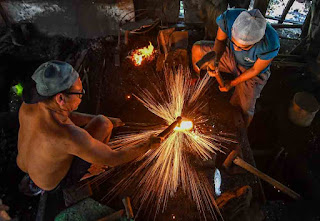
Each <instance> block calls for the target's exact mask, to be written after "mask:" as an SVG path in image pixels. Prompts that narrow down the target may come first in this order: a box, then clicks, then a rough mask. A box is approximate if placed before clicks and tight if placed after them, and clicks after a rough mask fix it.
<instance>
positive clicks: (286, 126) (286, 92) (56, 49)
mask: <svg viewBox="0 0 320 221" xmlns="http://www.w3.org/2000/svg"><path fill="white" fill-rule="evenodd" d="M155 36H156V30H154V32H151V33H149V34H148V35H145V36H132V37H130V44H129V46H128V47H126V46H124V45H123V47H122V49H121V52H120V59H121V68H118V67H115V66H114V59H115V54H116V53H115V52H116V48H115V46H116V44H117V41H116V38H113V37H108V38H103V39H95V40H82V39H76V40H71V39H66V38H63V37H54V38H48V37H44V36H41V35H35V36H33V38H31V40H30V41H29V42H28V44H27V45H25V46H21V47H18V46H14V47H11V48H10V50H7V51H5V52H4V53H3V54H2V55H1V56H0V58H1V59H0V68H1V69H0V80H1V81H0V83H1V85H0V86H1V92H2V94H3V95H6V94H8V96H4V98H3V102H1V106H0V107H1V108H0V111H1V115H0V117H1V118H0V119H1V120H0V123H1V124H0V126H1V128H0V166H1V167H0V180H1V183H0V198H1V199H2V200H3V203H4V204H6V205H8V206H10V211H9V213H10V215H11V217H17V218H19V220H34V218H35V215H36V212H37V205H38V201H39V197H34V198H30V197H26V196H23V195H22V194H21V193H19V191H18V183H19V182H20V180H21V178H22V177H23V173H22V172H21V171H20V170H19V169H18V168H17V166H16V164H15V157H16V154H17V150H16V141H17V132H18V123H17V114H16V111H17V110H18V108H19V105H20V103H21V98H19V97H17V96H15V95H14V93H13V92H12V91H10V88H11V86H13V85H15V84H16V83H18V82H24V81H25V80H26V79H28V78H29V77H30V76H31V75H32V73H33V71H34V70H35V69H36V68H37V67H38V66H39V64H41V63H42V62H44V61H47V60H52V59H58V60H66V61H68V62H69V63H71V64H72V65H76V64H77V61H79V58H80V57H81V55H80V54H81V52H83V51H84V50H88V51H87V53H86V55H85V56H84V58H83V61H82V62H81V65H80V70H81V71H80V75H81V76H83V74H84V73H85V72H86V73H88V81H87V82H85V83H84V86H85V89H86V92H87V95H86V96H85V98H84V99H83V102H82V104H81V105H80V107H79V111H81V112H88V113H92V114H105V115H107V116H113V117H120V118H121V119H122V120H123V121H124V122H145V120H146V119H148V122H155V123H161V120H160V119H159V118H157V117H155V116H154V115H153V114H151V113H150V112H148V111H146V109H145V108H144V107H143V106H142V105H141V104H140V103H139V102H138V101H137V100H136V99H134V98H130V99H128V98H127V95H132V94H133V93H136V88H137V87H141V88H144V87H147V85H148V84H149V83H148V82H149V78H152V77H151V76H152V75H150V73H154V72H155V66H156V65H155V61H152V62H150V63H148V64H147V65H144V66H142V67H138V68H137V67H134V66H133V64H132V63H131V62H130V60H129V59H128V58H126V57H127V55H128V52H130V51H131V50H132V49H135V48H138V47H143V46H146V45H147V44H148V42H149V41H151V42H152V43H153V44H154V45H156V39H155ZM189 36H190V37H189V48H188V49H189V51H190V48H191V46H192V43H193V42H195V41H196V40H200V39H201V36H203V33H201V32H198V31H197V30H195V31H192V30H190V33H189ZM80 60H81V59H80ZM123 70H127V72H124V71H123ZM271 70H272V75H271V77H270V79H269V82H268V84H267V85H266V87H265V88H264V90H263V92H262V94H261V98H260V99H259V100H258V102H257V106H256V115H255V118H254V120H253V122H252V124H251V126H250V127H249V130H248V137H249V141H250V145H251V148H252V150H253V153H254V156H255V161H256V163H257V167H258V168H259V169H261V170H262V171H264V172H266V173H267V174H269V175H271V176H272V177H274V178H276V179H277V180H279V181H280V182H283V183H284V184H287V185H288V186H289V187H291V188H292V189H294V190H295V191H297V192H298V193H300V194H301V195H302V196H303V198H304V200H301V201H298V202H294V201H292V200H290V199H289V198H287V197H286V196H285V195H284V194H282V193H278V192H277V191H276V190H274V189H273V188H272V186H270V185H269V184H265V183H264V182H262V184H263V187H264V191H265V195H266V198H267V203H266V205H265V207H264V212H265V220H320V214H319V211H318V210H316V205H317V201H318V200H319V199H320V191H319V184H320V169H319V166H318V164H319V162H320V154H319V152H320V149H319V147H320V136H319V135H318V134H320V133H319V132H320V119H319V118H320V116H319V115H316V117H315V119H314V121H313V123H312V125H311V126H310V127H306V128H302V127H298V126H295V125H294V124H292V123H291V122H290V121H289V120H288V108H289V105H290V102H291V99H292V97H293V95H294V94H295V93H296V92H299V91H308V92H311V93H313V94H314V95H315V96H316V97H317V98H318V99H320V90H319V89H317V88H318V87H317V86H318V84H319V83H318V82H317V81H316V80H315V78H314V77H311V75H310V74H309V73H308V72H307V70H306V69H301V68H290V67H281V65H280V66H276V65H274V66H272V69H271ZM150 80H152V79H150ZM214 86H215V87H217V85H214ZM211 93H220V92H219V91H218V90H217V89H216V88H215V89H213V90H212V92H211ZM230 95H231V93H229V94H224V95H222V98H223V99H225V100H227V99H228V98H229V97H230ZM136 113H140V114H136ZM217 117H218V116H217ZM226 123H227V122H226ZM227 127H228V126H224V125H221V128H222V129H225V128H227ZM280 150H282V151H281V152H280ZM279 152H280V154H278V153H279ZM277 154H278V155H279V157H276V156H277Z"/></svg>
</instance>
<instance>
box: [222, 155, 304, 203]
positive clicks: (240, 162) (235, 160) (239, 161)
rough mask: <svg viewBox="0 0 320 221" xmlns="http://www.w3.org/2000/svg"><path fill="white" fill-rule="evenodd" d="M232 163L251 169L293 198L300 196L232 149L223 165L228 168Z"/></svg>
mask: <svg viewBox="0 0 320 221" xmlns="http://www.w3.org/2000/svg"><path fill="white" fill-rule="evenodd" d="M232 163H234V164H236V165H238V166H239V167H241V168H243V169H245V170H247V171H249V172H250V173H252V174H254V175H256V176H258V177H259V178H261V179H263V180H264V181H266V182H268V183H270V184H271V185H273V186H274V187H275V188H277V189H278V190H280V191H282V192H284V193H285V194H287V195H288V196H290V197H292V198H293V199H296V200H297V199H299V198H300V195H299V194H298V193H296V192H294V191H293V190H292V189H290V188H289V187H287V186H285V185H283V184H282V183H280V182H278V181H276V180H275V179H273V178H271V177H270V176H268V175H267V174H265V173H263V172H261V171H260V170H258V169H257V168H255V167H253V166H251V165H250V164H248V163H247V162H245V161H244V160H242V159H241V158H239V157H238V152H237V151H236V150H233V151H231V153H230V154H229V155H228V157H227V158H226V160H225V161H224V162H223V167H224V168H226V169H228V168H229V167H230V166H231V164H232Z"/></svg>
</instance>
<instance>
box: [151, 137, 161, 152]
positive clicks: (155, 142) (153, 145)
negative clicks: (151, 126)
mask: <svg viewBox="0 0 320 221" xmlns="http://www.w3.org/2000/svg"><path fill="white" fill-rule="evenodd" d="M162 141H163V138H160V137H157V136H155V135H151V136H150V138H149V147H150V149H157V148H158V147H159V146H160V144H161V143H162Z"/></svg>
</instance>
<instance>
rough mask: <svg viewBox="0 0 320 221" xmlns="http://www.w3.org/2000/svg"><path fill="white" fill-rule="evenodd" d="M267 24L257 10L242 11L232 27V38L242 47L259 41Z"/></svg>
mask: <svg viewBox="0 0 320 221" xmlns="http://www.w3.org/2000/svg"><path fill="white" fill-rule="evenodd" d="M266 26H267V22H266V19H265V18H264V17H263V15H262V14H261V12H260V11H259V10H258V9H253V10H250V11H243V12H241V14H240V15H239V16H238V17H237V18H236V20H235V21H234V23H233V25H232V33H231V34H232V37H233V38H234V39H235V40H236V41H237V42H239V43H240V44H243V45H253V44H255V43H257V42H258V41H260V40H261V39H262V38H263V36H264V34H265V31H266Z"/></svg>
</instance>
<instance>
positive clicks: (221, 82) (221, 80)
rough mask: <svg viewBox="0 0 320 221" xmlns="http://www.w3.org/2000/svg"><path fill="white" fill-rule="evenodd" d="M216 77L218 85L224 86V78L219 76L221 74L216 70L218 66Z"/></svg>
mask: <svg viewBox="0 0 320 221" xmlns="http://www.w3.org/2000/svg"><path fill="white" fill-rule="evenodd" d="M215 72H216V79H217V81H218V84H219V86H220V87H224V80H223V78H222V77H221V74H220V71H219V70H218V67H216V71H215Z"/></svg>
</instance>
